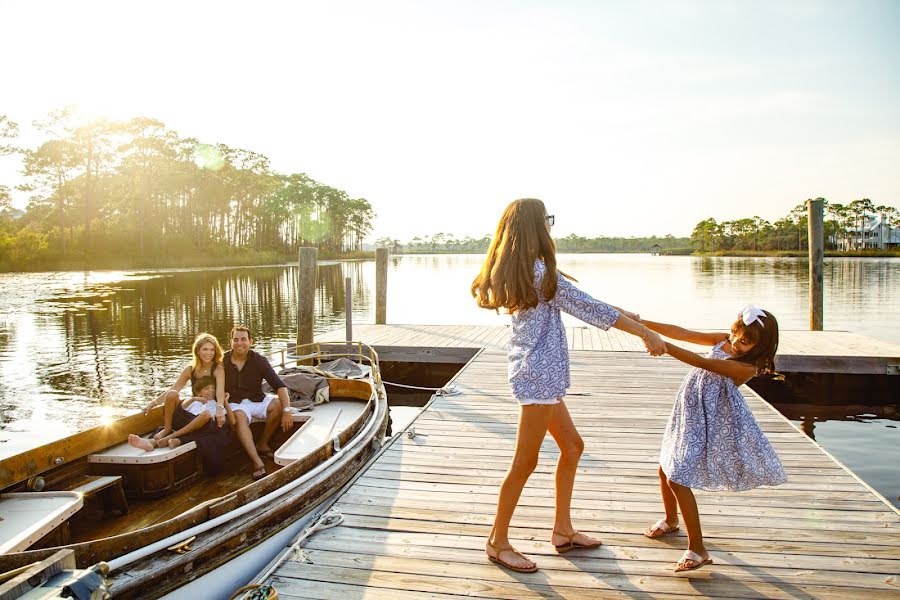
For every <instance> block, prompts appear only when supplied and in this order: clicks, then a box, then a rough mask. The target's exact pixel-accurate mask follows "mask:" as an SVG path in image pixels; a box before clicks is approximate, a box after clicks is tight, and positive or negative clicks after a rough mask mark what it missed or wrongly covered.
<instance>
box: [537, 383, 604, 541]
mask: <svg viewBox="0 0 900 600" xmlns="http://www.w3.org/2000/svg"><path fill="white" fill-rule="evenodd" d="M547 430H548V431H549V432H550V435H552V436H553V439H554V440H555V441H556V445H557V446H559V460H558V461H557V462H556V520H555V521H554V523H553V535H552V536H551V538H550V541H551V542H552V543H553V545H554V546H558V545H561V544H565V543H566V542H569V541H571V542H573V543H576V544H579V545H588V546H589V545H591V544H595V543H596V542H597V541H598V540H596V539H594V538H592V537H589V536H586V535H584V534H582V533H579V534H577V535H575V531H576V530H575V527H574V526H573V525H572V489H573V488H574V487H575V474H576V473H577V471H578V460H579V459H580V458H581V454H582V453H583V452H584V440H582V439H581V435H579V433H578V430H577V429H575V423H573V422H572V416H571V415H570V414H569V409H568V407H567V406H566V404H565V402H564V401H563V400H560V401H559V404H557V405H556V410H555V411H554V412H553V417H551V419H550V422H549V423H548V426H547Z"/></svg>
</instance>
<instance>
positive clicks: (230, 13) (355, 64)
mask: <svg viewBox="0 0 900 600" xmlns="http://www.w3.org/2000/svg"><path fill="white" fill-rule="evenodd" d="M0 24H2V25H0V31H2V35H0V56H2V57H3V58H2V71H0V73H2V76H0V114H6V115H8V116H9V117H10V118H11V119H13V120H15V121H17V122H18V123H20V125H22V129H23V132H22V138H21V141H22V142H24V143H26V144H28V143H31V144H33V145H37V142H39V141H40V139H41V138H39V137H36V133H35V132H34V131H33V130H31V128H30V127H29V124H30V123H31V122H32V121H34V120H35V119H40V118H43V117H44V116H45V115H46V114H47V112H49V111H50V110H53V109H58V108H61V107H64V106H69V105H75V106H77V107H78V110H79V111H80V112H81V113H82V114H83V115H86V116H89V117H91V116H97V117H110V118H121V119H127V118H131V117H134V116H149V117H154V118H157V119H159V120H161V121H163V122H164V123H165V124H166V125H167V126H168V127H169V128H171V129H174V130H176V131H178V132H179V134H181V135H183V136H192V137H196V138H198V139H200V140H201V141H203V142H206V143H219V142H221V143H226V144H228V145H229V146H232V147H240V148H246V149H250V150H254V151H257V152H260V153H262V154H264V155H266V156H268V157H269V159H270V160H271V165H272V168H274V169H275V170H277V171H279V172H283V173H293V172H303V173H307V174H308V175H309V176H310V177H312V178H314V179H315V180H317V181H319V182H322V183H325V184H328V185H331V186H334V187H337V188H340V189H344V190H346V191H347V192H348V193H349V194H350V195H351V196H353V197H356V198H360V197H361V198H366V199H367V200H368V201H369V202H370V203H371V204H372V205H373V207H374V209H375V211H376V213H377V215H378V216H377V218H376V221H375V224H374V230H373V232H372V235H371V238H372V239H376V238H380V237H385V236H388V237H393V238H397V239H400V240H401V241H407V240H409V239H411V238H412V237H414V236H416V235H432V234H434V233H438V232H441V233H449V234H453V235H455V236H457V237H460V238H461V237H463V236H466V235H471V236H473V237H481V236H483V235H485V234H488V233H492V232H493V230H494V227H495V226H496V222H497V220H498V218H499V216H500V214H501V212H502V210H503V208H504V207H505V206H506V204H507V203H509V202H510V201H511V200H514V199H516V198H519V197H526V196H527V197H537V198H541V199H543V200H544V201H545V203H546V205H547V208H548V212H550V213H552V214H554V215H555V216H556V227H555V228H554V235H556V236H565V235H568V234H570V233H575V234H578V235H583V236H589V237H595V236H598V235H606V236H612V235H626V236H629V235H635V236H644V235H652V234H657V235H665V234H673V235H679V236H680V235H690V232H691V230H692V229H693V227H694V225H695V224H696V223H697V222H698V221H700V220H703V219H705V218H708V217H713V218H715V219H717V220H719V221H722V220H729V219H736V218H741V217H748V216H753V215H759V216H761V217H763V218H766V219H769V220H775V219H777V218H780V217H782V216H784V215H786V214H787V213H788V212H789V211H790V209H791V208H792V207H794V206H796V205H797V204H799V203H801V202H803V201H804V200H805V199H806V198H815V197H818V196H822V197H825V198H827V199H828V200H830V201H833V202H841V203H846V202H849V201H851V200H853V199H856V198H863V197H867V198H871V199H872V200H873V201H874V202H875V204H886V205H891V206H900V35H898V31H900V2H897V1H893V0H886V1H876V0H856V1H827V0H820V1H810V2H806V1H790V0H782V1H779V2H765V1H763V2H731V1H728V0H716V1H708V2H697V1H684V2H675V1H641V0H638V1H632V2H626V1H621V2H616V1H608V2H601V1H585V2H573V1H552V2H551V1H546V2H531V1H524V0H523V1H495V0H477V1H467V0H452V1H451V0H446V1H444V2H437V1H426V0H421V1H416V2H401V1H394V0H379V1H378V2H348V1H340V0H336V1H327V2H326V1H323V2H319V1H306V2H304V1H299V2H290V3H288V2H265V1H256V2H252V3H251V2H243V3H236V2H223V1H217V2H206V1H199V0H192V1H190V2H168V1H154V2H146V1H143V0H134V1H130V2H100V1H91V2H77V3H76V2H48V1H45V0H32V1H30V2H15V1H11V0H0ZM18 169H19V161H17V160H14V159H12V158H10V157H6V158H2V159H0V183H3V184H6V185H10V186H12V185H15V184H17V183H19V182H20V181H21V176H20V175H19V174H18ZM25 200H26V198H25V197H24V196H22V195H21V194H20V195H18V196H17V197H16V203H17V204H19V205H20V206H21V205H22V204H24V202H25Z"/></svg>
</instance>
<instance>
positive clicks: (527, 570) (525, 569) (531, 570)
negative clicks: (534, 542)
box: [484, 540, 538, 573]
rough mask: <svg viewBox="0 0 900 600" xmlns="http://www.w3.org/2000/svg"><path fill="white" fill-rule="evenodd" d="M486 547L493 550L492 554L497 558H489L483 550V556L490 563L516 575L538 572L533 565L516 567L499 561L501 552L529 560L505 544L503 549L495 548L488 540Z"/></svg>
mask: <svg viewBox="0 0 900 600" xmlns="http://www.w3.org/2000/svg"><path fill="white" fill-rule="evenodd" d="M487 545H488V548H490V549H491V550H493V551H494V552H496V553H497V556H491V555H490V554H488V553H487V550H485V552H484V553H485V555H486V556H487V557H488V560H489V561H491V562H492V563H497V564H498V565H501V566H504V567H506V568H507V569H509V570H510V571H515V572H516V573H534V572H535V571H537V570H538V567H537V565H533V566H531V567H517V566H516V565H511V564H509V563H508V562H506V561H505V560H503V559H501V558H500V553H501V552H512V553H514V554H518V555H519V556H521V557H522V558H524V559H526V560H531V559H529V558H528V557H527V556H525V555H524V554H522V553H521V552H519V551H518V550H516V549H514V548H513V547H512V546H511V545H510V544H507V545H506V546H504V547H503V548H497V546H495V545H494V544H492V543H491V542H490V540H488V543H487Z"/></svg>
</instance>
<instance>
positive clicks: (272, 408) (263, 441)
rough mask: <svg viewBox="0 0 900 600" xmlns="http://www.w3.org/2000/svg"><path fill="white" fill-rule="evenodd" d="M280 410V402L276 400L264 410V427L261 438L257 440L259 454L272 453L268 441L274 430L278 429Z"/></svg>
mask: <svg viewBox="0 0 900 600" xmlns="http://www.w3.org/2000/svg"><path fill="white" fill-rule="evenodd" d="M281 410H282V407H281V402H280V401H279V400H278V398H275V399H274V400H272V401H271V402H269V406H268V407H267V408H266V427H265V429H263V433H262V437H260V438H259V446H257V450H258V451H259V452H271V451H272V448H271V447H270V446H269V440H270V439H271V438H272V435H273V434H274V433H275V430H276V429H278V425H280V424H281Z"/></svg>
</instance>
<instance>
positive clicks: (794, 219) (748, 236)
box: [690, 198, 900, 252]
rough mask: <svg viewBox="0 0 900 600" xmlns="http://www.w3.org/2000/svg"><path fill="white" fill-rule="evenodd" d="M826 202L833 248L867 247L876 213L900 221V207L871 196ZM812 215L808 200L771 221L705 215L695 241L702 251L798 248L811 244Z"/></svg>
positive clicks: (829, 243) (827, 231)
mask: <svg viewBox="0 0 900 600" xmlns="http://www.w3.org/2000/svg"><path fill="white" fill-rule="evenodd" d="M817 199H818V200H822V201H823V202H824V207H825V220H824V226H825V247H826V249H830V250H842V249H843V250H863V249H865V247H866V238H865V235H864V234H863V228H864V226H865V224H866V221H867V220H868V219H869V218H870V217H872V216H880V217H881V218H882V219H883V223H884V224H885V225H886V226H888V227H893V226H896V225H898V224H900V211H898V210H897V209H896V208H895V207H893V206H883V205H876V204H875V203H874V202H873V201H872V200H870V199H868V198H862V199H859V200H854V201H852V202H850V203H848V204H839V203H837V202H828V201H827V200H825V199H824V198H817ZM807 232H808V216H807V208H806V203H802V204H798V205H797V206H795V207H794V208H793V209H791V212H790V213H788V214H787V215H785V216H783V217H781V218H780V219H778V220H776V221H774V222H771V223H770V222H769V221H767V220H765V219H763V218H760V217H758V216H753V217H745V218H742V219H735V220H733V221H722V222H717V221H716V220H715V219H713V218H708V219H704V220H703V221H700V222H699V223H697V225H696V226H694V230H693V232H692V233H691V238H690V241H691V244H692V245H693V246H694V247H695V248H697V249H698V250H699V251H701V252H719V251H727V250H753V251H758V250H759V251H762V250H765V251H770V250H797V251H803V250H804V249H806V248H807V245H808V241H807V238H808V236H807Z"/></svg>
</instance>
